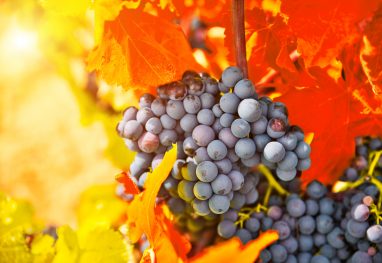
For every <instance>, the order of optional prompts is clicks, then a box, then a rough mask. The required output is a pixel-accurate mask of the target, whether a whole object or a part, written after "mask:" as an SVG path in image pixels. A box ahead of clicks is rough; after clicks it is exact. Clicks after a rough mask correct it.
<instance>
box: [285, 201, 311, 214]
mask: <svg viewBox="0 0 382 263" xmlns="http://www.w3.org/2000/svg"><path fill="white" fill-rule="evenodd" d="M286 209H287V211H288V213H289V214H290V215H291V216H293V217H300V216H302V215H303V214H304V213H305V211H306V206H305V203H304V201H302V200H301V199H300V198H293V199H290V200H289V201H288V202H287V207H286Z"/></svg>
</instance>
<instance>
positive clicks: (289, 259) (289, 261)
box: [285, 255, 297, 263]
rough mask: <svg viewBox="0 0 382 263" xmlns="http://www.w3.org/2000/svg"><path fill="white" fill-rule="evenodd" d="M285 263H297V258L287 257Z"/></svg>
mask: <svg viewBox="0 0 382 263" xmlns="http://www.w3.org/2000/svg"><path fill="white" fill-rule="evenodd" d="M285 263H297V258H296V257H295V256H294V255H288V257H287V260H286V261H285Z"/></svg>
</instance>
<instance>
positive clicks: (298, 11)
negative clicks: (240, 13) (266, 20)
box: [281, 0, 379, 67]
mask: <svg viewBox="0 0 382 263" xmlns="http://www.w3.org/2000/svg"><path fill="white" fill-rule="evenodd" d="M378 2H379V1H377V0H370V1H364V0H339V1H331V0H322V1H315V0H286V1H283V2H282V4H281V12H282V13H284V14H285V15H286V16H287V17H288V19H287V21H288V25H289V26H290V27H291V29H292V30H293V31H294V33H295V34H296V37H297V44H298V51H299V52H300V53H301V54H302V57H303V58H304V60H305V63H306V66H307V67H310V66H320V67H325V66H327V65H328V64H329V63H330V61H332V59H334V58H336V56H338V54H339V52H340V50H341V48H342V47H344V45H345V44H347V43H352V42H353V40H354V39H355V38H356V37H357V34H358V28H357V23H358V22H360V21H361V20H363V19H365V18H367V16H368V15H370V14H371V13H372V12H373V11H374V10H375V9H376V8H377V6H378Z"/></svg>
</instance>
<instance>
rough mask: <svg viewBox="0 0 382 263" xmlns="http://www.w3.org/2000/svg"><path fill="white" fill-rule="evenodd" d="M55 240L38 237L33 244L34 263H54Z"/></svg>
mask: <svg viewBox="0 0 382 263" xmlns="http://www.w3.org/2000/svg"><path fill="white" fill-rule="evenodd" d="M53 245H54V238H53V237H51V236H49V235H37V236H35V237H34V238H33V242H32V244H31V253H32V255H33V263H48V262H52V260H53V256H54V246H53Z"/></svg>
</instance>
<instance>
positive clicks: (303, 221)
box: [297, 216, 316, 235]
mask: <svg viewBox="0 0 382 263" xmlns="http://www.w3.org/2000/svg"><path fill="white" fill-rule="evenodd" d="M297 225H298V227H299V231H300V232H301V233H302V234H305V235H310V234H312V233H313V232H314V230H315V228H316V222H315V220H314V218H313V217H312V216H303V217H300V218H299V220H298V223H297Z"/></svg>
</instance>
